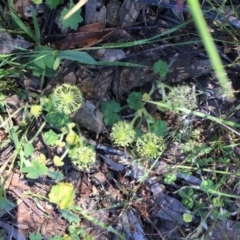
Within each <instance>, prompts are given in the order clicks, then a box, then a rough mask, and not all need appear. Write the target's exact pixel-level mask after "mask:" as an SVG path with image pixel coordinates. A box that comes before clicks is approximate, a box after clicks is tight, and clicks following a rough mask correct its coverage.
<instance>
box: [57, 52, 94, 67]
mask: <svg viewBox="0 0 240 240" xmlns="http://www.w3.org/2000/svg"><path fill="white" fill-rule="evenodd" d="M57 57H58V58H59V59H68V60H72V61H78V62H81V63H85V64H96V61H95V59H94V58H93V57H91V56H90V55H89V54H88V53H86V52H81V51H76V50H62V51H58V53H57Z"/></svg>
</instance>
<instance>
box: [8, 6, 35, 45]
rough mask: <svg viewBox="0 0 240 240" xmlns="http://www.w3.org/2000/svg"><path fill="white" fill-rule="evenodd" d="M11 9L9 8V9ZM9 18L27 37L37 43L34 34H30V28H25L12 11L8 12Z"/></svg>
mask: <svg viewBox="0 0 240 240" xmlns="http://www.w3.org/2000/svg"><path fill="white" fill-rule="evenodd" d="M10 9H11V8H10ZM10 14H11V17H12V19H13V20H14V21H15V23H16V24H17V25H18V26H19V27H20V28H21V29H22V30H23V31H24V32H25V33H26V34H27V35H28V36H29V37H31V38H32V39H33V40H34V41H35V42H37V39H36V37H35V35H34V33H33V32H32V30H31V28H30V27H28V26H26V25H25V24H24V23H23V21H22V20H21V18H19V16H18V15H17V14H16V13H15V12H14V11H13V10H11V11H10Z"/></svg>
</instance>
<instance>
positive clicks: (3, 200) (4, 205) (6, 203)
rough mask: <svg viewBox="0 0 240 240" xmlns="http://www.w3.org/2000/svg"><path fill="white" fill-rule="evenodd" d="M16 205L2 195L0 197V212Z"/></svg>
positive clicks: (9, 209)
mask: <svg viewBox="0 0 240 240" xmlns="http://www.w3.org/2000/svg"><path fill="white" fill-rule="evenodd" d="M15 207H16V205H15V204H14V203H12V202H10V201H9V200H8V199H6V198H4V197H2V198H1V204H0V214H1V213H2V211H3V210H4V211H6V212H10V211H11V210H12V209H13V208H15Z"/></svg>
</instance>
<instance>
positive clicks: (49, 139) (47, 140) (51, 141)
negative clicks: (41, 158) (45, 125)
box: [44, 130, 58, 146]
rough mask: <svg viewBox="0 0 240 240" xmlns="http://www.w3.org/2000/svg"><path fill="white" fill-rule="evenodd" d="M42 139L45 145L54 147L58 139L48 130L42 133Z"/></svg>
mask: <svg viewBox="0 0 240 240" xmlns="http://www.w3.org/2000/svg"><path fill="white" fill-rule="evenodd" d="M44 138H45V143H46V144H48V145H50V146H54V145H55V143H56V141H57V139H58V135H57V134H56V133H55V132H54V131H53V130H49V131H47V132H45V133H44Z"/></svg>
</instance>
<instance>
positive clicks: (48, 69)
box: [29, 46, 55, 77]
mask: <svg viewBox="0 0 240 240" xmlns="http://www.w3.org/2000/svg"><path fill="white" fill-rule="evenodd" d="M54 53H55V52H54V51H53V50H52V49H51V48H50V47H48V46H43V47H41V46H36V47H35V49H34V52H33V54H32V56H31V57H30V58H29V61H30V62H29V65H30V66H31V68H32V71H33V75H34V76H37V77H39V76H41V75H42V73H43V72H44V73H45V75H47V76H51V75H53V74H54V73H55V71H53V65H54V63H55V56H54Z"/></svg>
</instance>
